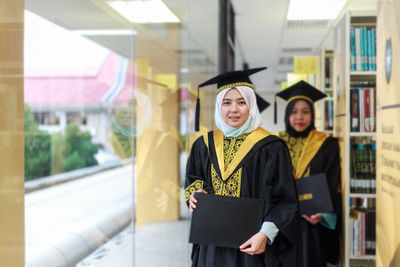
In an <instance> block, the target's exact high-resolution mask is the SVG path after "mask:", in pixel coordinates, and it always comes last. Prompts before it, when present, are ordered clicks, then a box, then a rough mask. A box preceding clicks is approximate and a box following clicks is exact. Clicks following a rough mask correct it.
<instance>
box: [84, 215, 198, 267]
mask: <svg viewBox="0 0 400 267" xmlns="http://www.w3.org/2000/svg"><path fill="white" fill-rule="evenodd" d="M189 223H190V222H189V220H187V219H186V220H181V221H176V222H161V223H151V224H146V225H145V226H143V227H142V228H140V229H139V230H138V231H137V232H136V234H134V235H133V234H132V227H129V228H127V229H126V230H125V231H123V232H122V233H121V234H120V235H118V236H116V237H115V238H114V239H113V240H111V241H110V242H109V243H107V244H105V245H104V246H103V247H102V248H100V249H98V250H97V251H96V252H94V253H93V254H92V255H91V256H90V257H88V258H86V259H85V260H83V261H82V262H81V263H79V264H78V265H77V267H133V266H134V267H160V266H162V267H188V266H190V253H191V245H189V244H188V232H189ZM133 247H135V249H133ZM133 258H134V260H133Z"/></svg>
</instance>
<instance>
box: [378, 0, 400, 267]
mask: <svg viewBox="0 0 400 267" xmlns="http://www.w3.org/2000/svg"><path fill="white" fill-rule="evenodd" d="M399 25H400V1H399V0H395V1H381V2H380V5H379V14H378V24H377V34H378V36H377V52H378V55H377V70H378V73H377V140H376V144H377V150H376V151H377V162H376V164H377V165H376V166H377V169H376V171H377V176H376V179H377V192H376V198H377V208H376V209H377V218H376V219H377V226H376V238H377V240H376V242H377V247H376V249H377V255H376V256H377V261H376V264H377V265H376V266H378V267H384V266H385V267H386V266H389V267H395V266H400V227H399V225H400V209H399V203H400V89H399V86H400V70H399V65H398V63H399V62H400V54H399V52H400V49H399V48H400V45H399V29H400V27H399Z"/></svg>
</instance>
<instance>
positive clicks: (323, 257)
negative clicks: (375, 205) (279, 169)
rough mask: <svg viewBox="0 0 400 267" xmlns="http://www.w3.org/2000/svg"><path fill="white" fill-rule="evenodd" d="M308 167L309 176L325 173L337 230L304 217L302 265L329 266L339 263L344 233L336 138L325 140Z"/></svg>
mask: <svg viewBox="0 0 400 267" xmlns="http://www.w3.org/2000/svg"><path fill="white" fill-rule="evenodd" d="M303 150H304V148H303ZM298 164H299V163H298ZM308 167H309V170H310V172H309V173H310V175H313V174H318V173H322V172H323V173H325V174H326V178H327V182H328V187H329V191H330V195H331V199H332V202H333V206H334V212H335V213H336V215H337V223H336V228H335V229H334V230H331V229H328V228H326V227H325V226H322V225H321V224H320V223H319V224H317V225H312V224H311V223H309V222H308V221H306V220H305V219H304V218H301V232H302V242H303V245H302V247H303V260H304V263H303V265H304V267H326V263H327V262H329V263H332V264H336V263H338V260H339V236H340V232H341V210H342V203H341V195H340V193H339V192H338V186H339V183H340V174H341V169H340V156H339V146H338V143H337V141H336V139H335V138H333V137H332V136H329V137H327V138H326V139H325V141H324V142H323V143H322V145H321V146H320V148H319V149H318V152H317V153H316V154H315V156H314V157H313V158H312V160H311V161H310V163H309V165H308Z"/></svg>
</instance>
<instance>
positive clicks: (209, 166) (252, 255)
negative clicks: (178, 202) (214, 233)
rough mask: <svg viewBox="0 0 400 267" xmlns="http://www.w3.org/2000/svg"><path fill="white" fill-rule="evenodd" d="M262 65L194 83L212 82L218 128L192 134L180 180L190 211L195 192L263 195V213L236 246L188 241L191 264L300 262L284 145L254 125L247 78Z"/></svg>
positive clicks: (200, 266) (253, 102)
mask: <svg viewBox="0 0 400 267" xmlns="http://www.w3.org/2000/svg"><path fill="white" fill-rule="evenodd" d="M262 69H265V68H258V69H251V70H247V71H234V72H228V73H223V74H220V75H218V76H217V77H214V78H212V79H210V80H209V81H207V82H205V83H203V84H201V85H200V86H205V85H209V84H213V83H217V87H218V89H217V93H218V94H217V99H216V110H215V122H216V126H217V128H218V130H214V131H210V132H209V133H207V134H206V135H204V136H202V137H200V138H198V139H197V140H196V141H195V143H194V144H193V147H192V149H191V153H190V157H189V159H188V163H187V172H186V182H185V197H186V200H187V201H188V205H189V209H190V211H192V212H196V211H195V209H196V203H197V200H196V199H195V197H194V192H198V193H208V194H215V195H220V196H227V197H237V198H241V197H244V198H257V199H263V200H264V212H263V223H262V224H260V231H259V232H256V233H254V235H253V236H252V237H250V238H249V239H248V240H247V241H246V242H244V243H243V244H242V245H241V246H240V247H239V248H228V247H219V246H210V245H205V244H194V245H193V252H192V266H196V267H197V266H198V267H203V266H204V267H220V266H221V267H223V266H229V267H230V266H235V267H236V266H237V267H250V266H251V267H258V266H260V267H265V266H272V267H278V266H285V267H286V266H288V267H289V266H290V267H293V266H300V265H299V263H300V262H301V261H300V259H298V255H300V253H298V250H297V249H298V247H297V244H298V243H297V242H298V240H297V227H298V219H297V218H298V211H297V196H296V190H295V185H294V182H293V175H292V171H291V170H292V169H291V161H290V157H289V154H288V151H287V148H286V146H285V144H284V143H283V142H282V141H281V140H280V139H279V138H278V137H276V136H274V135H272V134H271V133H269V132H268V131H266V130H265V129H263V128H261V127H260V125H261V116H260V112H259V110H258V108H257V100H256V94H255V92H254V85H253V84H252V83H251V81H250V79H249V75H251V74H253V73H255V72H258V71H260V70H262ZM204 223H207V222H204ZM227 223H230V222H227ZM234 234H235V233H232V235H234Z"/></svg>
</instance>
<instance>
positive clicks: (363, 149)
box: [350, 142, 376, 194]
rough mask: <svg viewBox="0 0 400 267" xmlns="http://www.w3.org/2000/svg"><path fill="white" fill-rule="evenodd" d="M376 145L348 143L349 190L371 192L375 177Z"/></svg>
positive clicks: (373, 188)
mask: <svg viewBox="0 0 400 267" xmlns="http://www.w3.org/2000/svg"><path fill="white" fill-rule="evenodd" d="M375 160H376V146H375V144H374V143H369V144H357V143H355V142H353V143H351V144H350V192H351V193H365V194H373V193H375V192H376V178H375V175H376V173H375V171H376V170H375V169H376V167H375V165H376V163H375Z"/></svg>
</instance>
